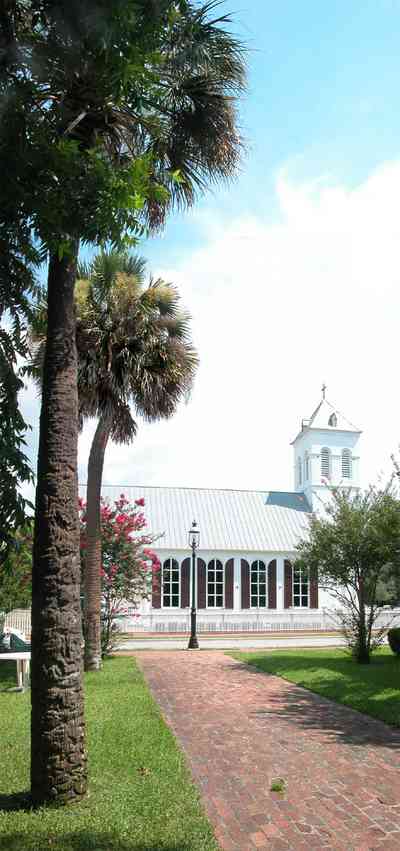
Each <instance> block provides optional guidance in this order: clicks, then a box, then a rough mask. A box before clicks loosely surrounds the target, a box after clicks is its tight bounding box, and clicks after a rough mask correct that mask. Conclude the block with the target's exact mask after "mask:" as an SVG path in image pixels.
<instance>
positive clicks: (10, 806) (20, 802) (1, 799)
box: [0, 791, 32, 848]
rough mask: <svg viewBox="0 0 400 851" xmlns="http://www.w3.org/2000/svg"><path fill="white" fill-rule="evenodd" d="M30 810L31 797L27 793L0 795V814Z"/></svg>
mask: <svg viewBox="0 0 400 851" xmlns="http://www.w3.org/2000/svg"><path fill="white" fill-rule="evenodd" d="M31 809H32V804H31V797H30V794H29V792H28V791H26V792H15V793H14V794H13V795H2V794H1V793H0V813H15V812H17V810H25V811H27V810H29V811H30V810H31ZM0 839H1V837H0ZM0 848H1V845H0Z"/></svg>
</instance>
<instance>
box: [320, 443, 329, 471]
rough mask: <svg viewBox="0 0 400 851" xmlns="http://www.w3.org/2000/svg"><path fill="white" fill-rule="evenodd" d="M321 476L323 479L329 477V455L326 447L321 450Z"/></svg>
mask: <svg viewBox="0 0 400 851" xmlns="http://www.w3.org/2000/svg"><path fill="white" fill-rule="evenodd" d="M321 476H322V478H323V479H330V477H331V453H330V451H329V449H328V447H327V446H324V447H323V448H322V449H321Z"/></svg>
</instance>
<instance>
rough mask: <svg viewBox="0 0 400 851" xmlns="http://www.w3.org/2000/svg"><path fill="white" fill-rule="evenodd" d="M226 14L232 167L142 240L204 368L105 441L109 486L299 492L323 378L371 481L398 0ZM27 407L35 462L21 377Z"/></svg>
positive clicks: (388, 395) (86, 436)
mask: <svg viewBox="0 0 400 851" xmlns="http://www.w3.org/2000/svg"><path fill="white" fill-rule="evenodd" d="M224 8H226V10H228V11H231V12H232V13H233V14H234V21H235V22H234V29H235V31H236V32H237V33H238V34H239V36H240V37H241V38H242V39H244V40H245V41H246V42H247V44H248V47H249V50H250V53H249V94H248V96H247V97H246V98H245V99H244V100H243V103H242V105H241V124H242V130H243V133H244V135H245V137H246V139H247V142H248V154H247V157H246V158H245V159H244V161H243V165H242V169H241V174H240V176H239V178H238V180H237V181H236V183H235V184H234V185H233V186H230V187H221V188H220V189H217V190H214V191H213V192H212V193H209V194H208V195H207V196H206V197H205V198H204V199H203V200H202V201H201V203H200V204H199V205H198V206H197V207H196V209H194V210H193V211H192V212H191V213H190V214H189V215H186V216H175V217H172V218H171V219H170V220H169V222H168V223H167V227H166V230H165V233H164V235H163V236H162V237H157V238H154V239H152V240H149V241H147V242H143V243H142V244H141V245H140V247H139V250H140V252H141V253H142V254H144V255H145V256H146V257H147V258H148V260H149V269H150V270H151V271H152V273H153V274H157V275H158V274H161V275H162V276H163V277H165V278H166V279H167V280H170V281H173V282H174V283H175V284H177V285H178V287H179V290H180V292H181V294H182V300H183V303H184V305H185V306H186V307H187V308H188V309H189V311H190V312H191V314H192V316H193V334H194V339H195V342H196V345H197V347H198V350H199V354H200V358H201V367H200V369H199V373H198V377H197V381H196V385H195V388H194V391H193V394H192V398H191V400H190V402H189V403H188V404H187V405H182V406H181V408H180V410H179V412H178V414H177V415H176V416H175V417H174V419H172V420H171V421H169V422H164V423H159V424H154V425H151V426H150V425H143V424H142V425H141V426H140V428H139V431H138V435H137V438H136V441H135V443H134V444H133V445H132V446H131V447H126V446H124V447H117V446H110V447H109V449H108V451H107V456H106V464H105V476H104V481H105V483H108V484H118V485H119V484H121V486H122V485H123V484H147V485H148V484H154V485H156V484H160V485H187V486H199V487H204V486H205V487H207V486H208V487H230V488H260V489H263V490H266V489H282V490H284V489H291V488H292V486H293V482H292V479H293V469H292V467H293V461H292V449H291V447H290V441H291V440H292V439H293V438H294V437H295V435H296V433H297V430H298V427H299V424H300V420H301V418H302V417H307V416H310V414H311V412H312V410H313V408H314V407H315V406H316V404H317V403H318V401H319V399H320V388H321V385H322V382H323V381H325V382H326V384H327V386H328V390H327V398H328V399H329V400H330V401H332V402H333V403H334V404H336V405H337V406H338V407H339V409H340V410H342V411H343V413H344V414H345V416H347V417H348V418H349V419H350V420H351V421H352V422H354V423H355V424H356V425H358V426H359V427H360V428H362V429H363V442H362V451H361V472H362V483H363V484H365V485H366V484H368V482H370V481H374V480H376V478H377V476H378V474H379V473H380V471H381V470H385V469H386V470H387V469H389V468H390V460H389V459H390V454H391V452H393V451H395V450H396V448H397V446H398V444H399V440H400V421H399V403H398V359H399V355H398V350H399V331H398V327H399V308H400V294H399V293H400V291H399V280H400V263H399V249H400V217H399V206H400V201H399V199H400V110H399V103H398V90H399V71H400V67H399V29H400V2H398V0H370V2H368V0H351V2H350V3H349V2H348V0H346V2H345V0H335V2H334V3H330V4H329V3H321V2H320V0H304V2H303V3H298V2H297V0H280V2H279V3H278V2H272V0H271V2H267V0H247V4H246V2H245V3H243V2H239V0H228V2H226V3H225V4H224ZM23 406H24V411H25V415H26V417H27V419H28V420H29V421H30V422H31V423H32V426H33V431H32V434H31V435H30V437H29V441H30V451H31V452H32V456H35V452H36V444H37V431H38V429H37V417H38V403H37V400H36V392H35V390H33V388H31V387H28V388H27V391H26V392H25V394H24V396H23ZM92 433H93V426H92V424H89V425H88V426H87V427H86V428H85V431H84V433H83V435H82V438H81V440H80V469H79V476H80V481H81V482H83V481H86V461H87V454H88V448H89V445H90V439H91V435H92Z"/></svg>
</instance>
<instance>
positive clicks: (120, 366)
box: [35, 251, 198, 670]
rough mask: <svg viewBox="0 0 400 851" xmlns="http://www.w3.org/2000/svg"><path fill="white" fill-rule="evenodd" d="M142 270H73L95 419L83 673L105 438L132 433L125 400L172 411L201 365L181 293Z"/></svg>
mask: <svg viewBox="0 0 400 851" xmlns="http://www.w3.org/2000/svg"><path fill="white" fill-rule="evenodd" d="M145 268H146V262H145V260H144V259H143V258H142V257H140V256H137V255H136V256H129V255H127V254H124V253H119V252H116V251H110V252H104V251H103V252H101V253H100V254H98V255H97V256H96V257H95V258H94V260H93V262H92V263H91V264H90V265H89V266H85V265H81V266H80V267H78V276H79V277H78V280H77V283H76V287H75V302H76V309H77V332H76V338H77V349H78V398H79V413H80V418H81V421H83V419H84V418H87V417H96V418H97V419H98V423H97V428H96V431H95V434H94V437H93V441H92V445H91V449H90V454H89V461H88V476H87V500H86V502H87V505H86V515H87V524H86V538H87V547H86V557H85V564H84V597H85V606H84V611H85V667H86V670H98V669H99V668H100V666H101V641H100V611H101V580H100V569H101V522H100V497H101V483H102V475H103V466H104V456H105V452H106V448H107V445H108V442H109V440H110V438H111V439H113V440H114V441H116V442H117V443H129V442H130V441H131V440H132V439H133V438H134V436H135V434H136V430H137V424H136V420H135V418H134V416H133V414H132V411H131V408H130V405H132V406H133V410H134V415H135V416H136V415H137V414H139V415H141V416H142V417H144V418H145V419H146V420H148V421H154V420H158V419H161V418H168V417H170V416H172V415H173V414H174V412H175V411H176V408H177V405H178V403H179V401H180V400H181V399H182V398H184V397H185V396H186V395H187V394H188V393H189V391H190V389H191V386H192V382H193V379H194V376H195V373H196V369H197V366H198V357H197V354H196V351H195V350H194V348H193V346H192V343H191V341H190V335H189V316H188V314H187V313H184V312H182V311H181V310H180V299H179V294H178V291H177V290H176V288H175V287H173V286H171V284H167V283H165V282H164V281H163V280H161V279H158V280H152V279H150V281H149V283H148V284H147V285H146V284H145ZM43 320H44V321H45V316H44V313H43V307H42V308H41V309H40V311H39V314H38V316H37V319H36V339H37V340H38V339H39V340H40V339H41V343H40V345H39V347H38V348H37V351H36V357H35V361H36V370H35V371H36V374H38V372H40V363H41V362H42V360H43V339H44V336H43V330H44V329H43ZM40 323H41V326H42V327H41V333H40V331H39V324H40Z"/></svg>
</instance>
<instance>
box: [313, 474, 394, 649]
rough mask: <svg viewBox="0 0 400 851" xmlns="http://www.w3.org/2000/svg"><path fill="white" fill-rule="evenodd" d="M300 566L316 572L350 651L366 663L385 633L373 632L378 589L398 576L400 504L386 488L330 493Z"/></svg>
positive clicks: (317, 519) (379, 608)
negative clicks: (333, 604) (333, 605)
mask: <svg viewBox="0 0 400 851" xmlns="http://www.w3.org/2000/svg"><path fill="white" fill-rule="evenodd" d="M298 552H299V557H298V561H299V563H301V564H303V565H304V566H305V567H307V568H308V569H310V570H317V571H318V575H319V582H320V584H321V585H322V587H323V588H326V589H327V590H328V591H329V593H330V594H331V595H332V596H333V597H334V598H335V600H336V601H337V604H338V609H337V617H339V619H340V622H341V625H342V628H343V630H344V634H345V636H346V639H347V642H348V645H349V646H350V647H351V649H352V652H353V654H354V657H355V658H356V659H357V661H358V662H368V661H369V659H370V653H371V651H372V650H373V649H374V647H376V646H377V645H378V644H379V643H380V641H381V639H382V635H383V631H381V630H377V632H375V633H374V626H375V624H376V620H377V617H378V615H379V613H380V610H381V608H382V605H384V601H382V600H381V599H380V597H381V594H380V591H379V587H380V586H379V583H382V581H387V578H388V576H391V577H398V576H399V573H400V502H399V500H398V499H397V497H396V495H395V494H394V492H393V489H392V483H390V484H389V485H388V486H387V487H386V488H384V489H381V490H379V489H377V488H374V487H371V488H369V490H368V491H366V492H365V493H361V492H360V493H354V494H353V493H351V492H348V491H341V490H339V489H334V488H333V489H332V499H331V501H330V503H329V504H328V505H327V507H326V514H325V515H318V514H314V515H312V517H311V520H310V529H309V534H308V536H307V537H306V538H305V539H304V540H303V541H302V542H301V543H300V544H299V546H298Z"/></svg>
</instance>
